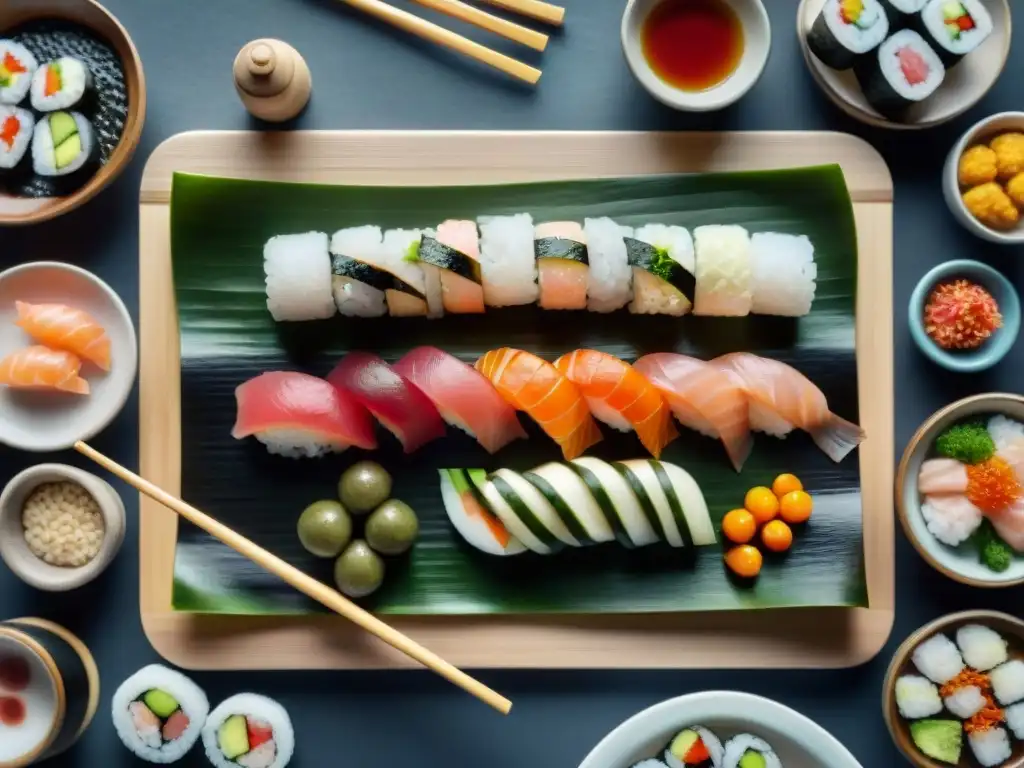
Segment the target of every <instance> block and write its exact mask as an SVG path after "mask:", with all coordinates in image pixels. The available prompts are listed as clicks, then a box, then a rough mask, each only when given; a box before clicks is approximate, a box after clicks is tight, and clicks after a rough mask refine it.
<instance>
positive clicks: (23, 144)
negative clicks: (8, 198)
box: [0, 105, 36, 175]
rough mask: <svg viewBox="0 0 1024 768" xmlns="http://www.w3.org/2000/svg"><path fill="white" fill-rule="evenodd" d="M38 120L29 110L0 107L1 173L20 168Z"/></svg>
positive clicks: (5, 173)
mask: <svg viewBox="0 0 1024 768" xmlns="http://www.w3.org/2000/svg"><path fill="white" fill-rule="evenodd" d="M35 124H36V119H35V118H34V117H33V116H32V113H31V112H29V111H28V110H27V109H20V108H19V107H8V106H4V105H0V173H2V174H4V175H8V174H10V173H12V172H13V171H14V170H15V169H16V168H19V167H20V166H21V164H22V161H23V160H24V159H25V157H26V156H27V155H28V146H29V144H31V143H32V129H33V128H34V127H35Z"/></svg>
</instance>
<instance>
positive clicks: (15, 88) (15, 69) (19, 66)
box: [0, 40, 39, 105]
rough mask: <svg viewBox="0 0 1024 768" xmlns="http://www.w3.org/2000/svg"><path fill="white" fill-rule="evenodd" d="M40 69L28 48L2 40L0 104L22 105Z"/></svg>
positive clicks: (0, 54) (0, 42)
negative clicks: (34, 76) (33, 78)
mask: <svg viewBox="0 0 1024 768" xmlns="http://www.w3.org/2000/svg"><path fill="white" fill-rule="evenodd" d="M37 69H39V63H38V62H37V61H36V57H35V56H33V55H32V52H31V51H29V49H28V48H26V47H25V46H23V45H21V44H20V43H16V42H14V41H13V40H0V104H12V105H13V104H20V103H21V100H22V99H24V98H25V95H26V94H27V93H28V89H29V87H30V86H31V85H32V77H33V75H35V73H36V70H37Z"/></svg>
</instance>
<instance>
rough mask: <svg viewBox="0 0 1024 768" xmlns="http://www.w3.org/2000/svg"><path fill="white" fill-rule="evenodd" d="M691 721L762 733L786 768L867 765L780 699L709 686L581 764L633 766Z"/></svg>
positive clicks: (616, 734)
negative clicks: (784, 704) (715, 688)
mask: <svg viewBox="0 0 1024 768" xmlns="http://www.w3.org/2000/svg"><path fill="white" fill-rule="evenodd" d="M688 725H703V726H704V727H706V728H709V729H711V730H712V731H713V732H714V733H715V734H716V735H718V737H719V738H721V739H722V741H723V743H724V742H725V741H726V740H727V739H729V738H730V737H732V736H735V735H736V734H737V733H751V734H754V735H755V736H759V737H761V738H763V739H764V740H765V741H767V742H768V743H769V744H771V745H772V747H774V749H775V752H776V754H778V756H779V759H780V760H782V764H783V765H785V766H786V768H863V766H861V764H860V763H858V762H857V760H856V759H855V758H854V756H853V755H851V754H850V753H849V752H848V751H847V749H846V748H845V747H844V746H843V745H842V744H840V743H839V742H838V741H837V740H836V739H835V737H833V736H832V735H831V734H829V732H828V731H826V730H825V729H824V728H822V727H821V726H820V725H818V724H817V723H815V722H814V721H812V720H809V719H808V718H806V717H804V716H803V715H801V714H799V713H797V712H794V711H793V710H792V709H790V708H789V707H786V706H783V705H782V704H778V703H777V702H774V701H771V700H770V699H765V698H762V697H760V696H754V695H752V694H749V693H737V692H735V691H706V692H703V693H692V694H689V695H687V696H679V697H678V698H675V699H669V700H668V701H663V702H661V703H660V704H655V705H654V706H653V707H649V708H648V709H645V710H644V711H643V712H640V713H639V714H636V715H633V717H631V718H629V720H627V721H626V722H624V723H623V724H622V725H620V726H619V727H618V728H616V729H615V730H614V731H612V732H611V733H609V734H608V735H607V736H605V737H604V739H602V740H601V742H600V743H599V744H598V745H597V746H596V747H594V749H593V750H592V751H591V753H590V754H589V755H587V757H586V758H585V759H584V760H583V762H582V763H580V768H630V767H631V766H632V765H634V764H636V763H637V762H639V761H640V760H643V759H645V758H649V757H657V758H659V759H660V758H661V753H662V752H663V750H664V749H665V745H666V744H667V743H668V741H669V739H671V738H672V737H673V736H674V735H675V734H676V733H678V732H679V731H681V730H682V729H683V728H685V727H686V726H688Z"/></svg>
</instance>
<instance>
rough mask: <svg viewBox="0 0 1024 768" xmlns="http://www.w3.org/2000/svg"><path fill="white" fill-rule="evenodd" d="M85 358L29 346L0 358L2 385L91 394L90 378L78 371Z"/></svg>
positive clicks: (0, 380) (14, 387) (60, 351)
mask: <svg viewBox="0 0 1024 768" xmlns="http://www.w3.org/2000/svg"><path fill="white" fill-rule="evenodd" d="M81 369H82V361H81V360H79V359H78V358H77V357H75V356H74V355H73V354H71V353H70V352H65V351H64V350H57V349H50V348H49V347H41V346H34V347H26V348H25V349H20V350H18V351H17V352H14V353H12V354H10V355H8V356H7V357H5V358H4V359H3V360H0V385H4V386H8V387H11V388H12V389H57V390H60V391H61V392H73V393H74V394H76V395H88V394H89V382H87V381H86V380H85V379H83V378H82V377H81V376H79V375H78V372H79V371H80V370H81Z"/></svg>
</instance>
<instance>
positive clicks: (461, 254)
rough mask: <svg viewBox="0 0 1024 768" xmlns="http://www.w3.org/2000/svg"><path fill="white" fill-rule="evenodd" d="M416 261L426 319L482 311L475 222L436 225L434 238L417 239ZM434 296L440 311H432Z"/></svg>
mask: <svg viewBox="0 0 1024 768" xmlns="http://www.w3.org/2000/svg"><path fill="white" fill-rule="evenodd" d="M418 257H419V261H420V267H421V268H422V269H423V275H424V278H425V279H426V286H427V304H428V306H429V308H430V310H431V311H430V312H429V313H428V314H429V315H430V316H432V317H433V316H438V315H441V314H443V313H445V312H448V313H451V314H472V313H479V312H483V311H484V288H483V275H482V273H481V271H480V240H479V238H478V236H477V229H476V222H475V221H455V220H449V221H445V222H442V223H441V224H438V225H437V233H436V235H435V234H434V233H428V234H424V235H423V237H422V238H421V240H420V247H419V252H418ZM437 295H439V296H440V299H441V308H440V309H437V310H436V311H435V306H434V304H435V302H436V299H435V300H434V301H432V300H431V299H432V296H437Z"/></svg>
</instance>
